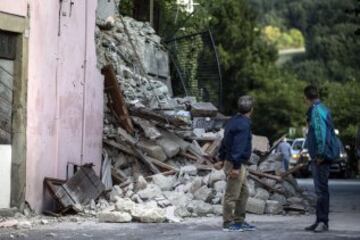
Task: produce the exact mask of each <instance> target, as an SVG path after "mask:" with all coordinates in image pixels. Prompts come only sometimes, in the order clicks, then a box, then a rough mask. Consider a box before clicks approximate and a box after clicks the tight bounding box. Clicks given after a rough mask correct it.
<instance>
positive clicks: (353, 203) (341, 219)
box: [0, 179, 360, 240]
mask: <svg viewBox="0 0 360 240" xmlns="http://www.w3.org/2000/svg"><path fill="white" fill-rule="evenodd" d="M299 183H300V185H302V186H304V187H306V188H312V182H311V180H310V179H302V180H299ZM330 189H331V214H330V219H331V220H330V228H331V230H330V231H329V232H327V233H321V234H316V233H308V232H305V231H303V228H304V226H306V225H308V224H310V223H312V222H313V220H314V216H311V215H310V216H256V215H249V216H248V221H250V222H252V223H255V224H256V225H257V227H258V230H257V231H255V232H243V233H225V232H222V231H221V218H219V217H217V218H202V219H190V220H187V221H186V222H184V223H180V224H168V223H167V224H166V223H165V224H138V223H131V224H99V223H96V222H93V221H88V222H83V223H60V224H54V225H46V226H38V227H36V228H34V229H32V230H27V231H18V232H12V233H10V232H0V239H1V240H7V239H28V240H43V239H56V240H60V239H71V240H90V239H101V240H113V239H114V240H115V239H116V240H119V239H126V240H139V239H147V240H152V239H154V240H155V239H156V240H167V239H169V240H170V239H171V240H178V239H179V240H180V239H185V240H191V239H196V240H203V239H204V240H208V239H211V240H213V239H229V240H230V239H247V240H249V239H250V240H252V239H266V240H272V239H274V240H275V239H276V240H280V239H291V240H300V239H306V240H308V239H309V240H311V239H324V240H325V239H326V240H332V239H360V181H359V180H331V182H330Z"/></svg>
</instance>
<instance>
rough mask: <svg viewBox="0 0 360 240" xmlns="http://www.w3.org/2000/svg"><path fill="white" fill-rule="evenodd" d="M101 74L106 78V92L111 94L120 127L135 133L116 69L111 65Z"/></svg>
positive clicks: (103, 69)
mask: <svg viewBox="0 0 360 240" xmlns="http://www.w3.org/2000/svg"><path fill="white" fill-rule="evenodd" d="M101 74H103V75H104V76H105V91H106V92H108V93H109V96H110V98H111V100H112V101H111V103H110V104H111V107H112V109H113V110H114V111H115V113H116V115H117V117H118V118H119V119H118V120H119V125H120V126H121V127H123V128H124V129H125V130H126V131H127V132H128V133H130V134H132V133H134V126H133V124H132V122H131V118H130V116H129V112H128V109H127V105H126V102H125V99H124V96H123V94H122V91H121V88H120V85H119V84H118V81H117V78H116V74H115V71H114V67H113V66H112V65H111V64H109V65H106V66H105V67H103V68H102V69H101Z"/></svg>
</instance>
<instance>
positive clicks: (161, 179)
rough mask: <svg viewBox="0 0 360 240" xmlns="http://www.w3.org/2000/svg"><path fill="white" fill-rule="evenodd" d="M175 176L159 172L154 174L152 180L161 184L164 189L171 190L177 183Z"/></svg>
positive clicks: (158, 184) (156, 183)
mask: <svg viewBox="0 0 360 240" xmlns="http://www.w3.org/2000/svg"><path fill="white" fill-rule="evenodd" d="M175 181H176V179H175V177H173V176H167V177H166V176H164V175H163V174H161V173H159V174H156V175H153V176H152V182H153V183H154V184H155V185H157V186H159V187H160V189H161V190H162V191H169V190H171V189H172V186H173V185H174V184H175Z"/></svg>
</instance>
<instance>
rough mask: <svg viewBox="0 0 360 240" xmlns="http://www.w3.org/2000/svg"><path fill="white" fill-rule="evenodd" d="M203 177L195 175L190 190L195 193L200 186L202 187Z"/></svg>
mask: <svg viewBox="0 0 360 240" xmlns="http://www.w3.org/2000/svg"><path fill="white" fill-rule="evenodd" d="M202 181H203V180H202V178H201V177H195V178H194V180H193V182H192V183H190V184H191V186H190V189H189V190H190V192H191V193H195V192H196V191H197V190H198V189H199V188H201V186H202Z"/></svg>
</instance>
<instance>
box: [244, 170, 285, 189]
mask: <svg viewBox="0 0 360 240" xmlns="http://www.w3.org/2000/svg"><path fill="white" fill-rule="evenodd" d="M249 177H250V178H251V179H253V180H254V181H256V182H258V183H260V184H261V185H263V186H264V187H265V188H266V189H268V190H269V191H272V192H277V193H280V194H284V192H283V191H281V190H279V189H275V188H273V187H272V186H270V185H269V184H267V183H266V182H264V181H262V180H261V179H260V178H258V177H256V176H254V175H252V174H249Z"/></svg>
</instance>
